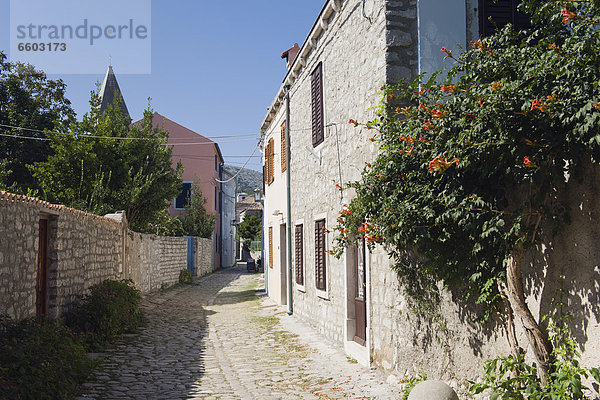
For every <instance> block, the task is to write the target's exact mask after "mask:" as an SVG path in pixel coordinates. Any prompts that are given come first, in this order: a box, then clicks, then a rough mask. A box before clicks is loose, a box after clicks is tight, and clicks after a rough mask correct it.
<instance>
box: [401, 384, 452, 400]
mask: <svg viewBox="0 0 600 400" xmlns="http://www.w3.org/2000/svg"><path fill="white" fill-rule="evenodd" d="M408 400H458V395H457V394H456V392H455V391H454V389H452V388H451V387H450V386H448V385H447V384H446V383H445V382H442V381H424V382H421V383H419V384H417V385H416V386H415V387H414V388H413V389H412V390H411V391H410V395H409V396H408Z"/></svg>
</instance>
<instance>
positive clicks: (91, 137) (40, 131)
mask: <svg viewBox="0 0 600 400" xmlns="http://www.w3.org/2000/svg"><path fill="white" fill-rule="evenodd" d="M0 127H2V128H9V129H18V130H21V131H27V132H36V133H44V134H48V133H51V134H54V135H73V134H72V133H66V132H54V131H43V130H40V129H32V128H23V127H20V126H13V125H6V124H0ZM2 136H10V137H16V138H21V139H32V140H49V139H47V138H33V137H30V136H19V135H6V134H2ZM259 136H260V135H257V134H254V133H251V134H243V135H224V136H212V139H220V138H244V137H245V138H248V137H251V138H250V139H242V140H241V141H250V140H254V139H256V138H258V137H259ZM77 138H89V139H114V140H156V138H137V137H130V136H126V137H121V136H95V135H88V134H81V135H77ZM206 138H207V139H209V140H210V139H211V137H206ZM169 140H189V139H187V138H170V139H169ZM221 143H235V141H223V142H221ZM189 144H190V143H169V145H171V146H174V145H189ZM191 144H213V143H209V142H206V141H203V142H194V143H191Z"/></svg>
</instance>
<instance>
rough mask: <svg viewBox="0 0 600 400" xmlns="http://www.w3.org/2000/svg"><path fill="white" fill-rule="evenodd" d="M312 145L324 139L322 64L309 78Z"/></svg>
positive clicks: (316, 144)
mask: <svg viewBox="0 0 600 400" xmlns="http://www.w3.org/2000/svg"><path fill="white" fill-rule="evenodd" d="M311 107H312V144H313V147H316V146H318V145H319V144H321V143H323V140H324V139H325V123H324V111H323V64H322V63H319V65H317V68H315V70H314V71H313V73H312V77H311Z"/></svg>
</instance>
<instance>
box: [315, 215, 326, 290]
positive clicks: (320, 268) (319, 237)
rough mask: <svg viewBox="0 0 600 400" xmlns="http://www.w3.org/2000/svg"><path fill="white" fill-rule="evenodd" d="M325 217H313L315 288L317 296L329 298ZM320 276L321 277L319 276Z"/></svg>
mask: <svg viewBox="0 0 600 400" xmlns="http://www.w3.org/2000/svg"><path fill="white" fill-rule="evenodd" d="M326 227H327V219H326V218H325V217H324V216H323V217H320V216H317V217H315V244H314V249H315V288H316V290H317V296H318V297H321V298H323V299H327V300H328V299H329V292H328V290H329V285H328V284H327V276H328V275H327V253H326V251H327V237H326V234H325V229H326ZM320 275H321V276H322V279H321V278H320V277H319V276H320Z"/></svg>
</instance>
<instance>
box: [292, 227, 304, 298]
mask: <svg viewBox="0 0 600 400" xmlns="http://www.w3.org/2000/svg"><path fill="white" fill-rule="evenodd" d="M298 234H300V237H298ZM294 278H295V282H296V288H297V289H298V290H299V291H301V292H304V291H306V289H305V284H306V274H305V270H304V221H302V220H300V221H296V224H295V228H294Z"/></svg>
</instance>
